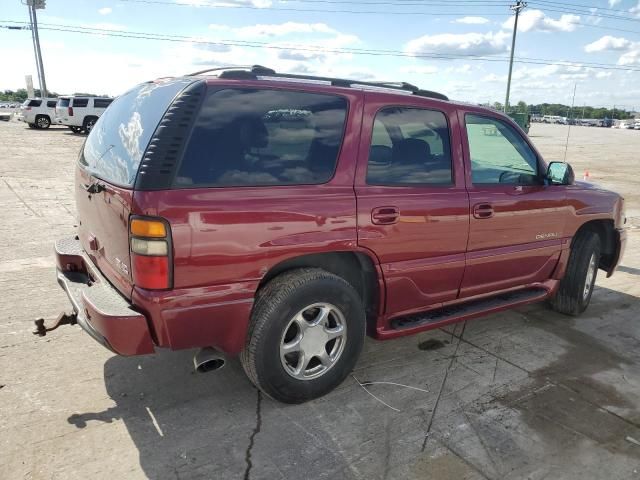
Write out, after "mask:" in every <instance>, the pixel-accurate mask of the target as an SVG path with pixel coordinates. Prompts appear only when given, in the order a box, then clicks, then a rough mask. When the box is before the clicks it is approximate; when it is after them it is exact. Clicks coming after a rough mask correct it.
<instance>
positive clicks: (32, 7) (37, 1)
mask: <svg viewBox="0 0 640 480" xmlns="http://www.w3.org/2000/svg"><path fill="white" fill-rule="evenodd" d="M45 3H46V0H27V8H29V18H30V19H31V31H32V34H33V45H34V50H35V53H36V66H37V70H38V79H39V80H40V96H41V97H42V98H47V97H48V95H47V81H46V79H45V78H44V66H43V64H42V50H40V36H39V35H38V16H37V15H36V10H38V9H44V7H45Z"/></svg>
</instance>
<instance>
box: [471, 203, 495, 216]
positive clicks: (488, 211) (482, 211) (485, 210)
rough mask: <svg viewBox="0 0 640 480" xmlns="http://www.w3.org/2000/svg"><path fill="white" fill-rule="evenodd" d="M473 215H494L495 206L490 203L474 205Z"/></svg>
mask: <svg viewBox="0 0 640 480" xmlns="http://www.w3.org/2000/svg"><path fill="white" fill-rule="evenodd" d="M473 217H474V218H478V219H483V218H491V217H493V206H491V204H489V203H478V204H477V205H474V206H473Z"/></svg>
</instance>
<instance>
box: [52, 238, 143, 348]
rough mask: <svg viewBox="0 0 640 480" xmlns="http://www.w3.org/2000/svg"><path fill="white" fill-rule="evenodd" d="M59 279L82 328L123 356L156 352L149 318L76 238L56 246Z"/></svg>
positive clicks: (58, 242)
mask: <svg viewBox="0 0 640 480" xmlns="http://www.w3.org/2000/svg"><path fill="white" fill-rule="evenodd" d="M55 251H56V263H57V279H58V283H59V284H60V286H61V287H62V289H63V290H64V291H65V292H66V294H67V296H68V297H69V301H70V302H71V305H72V307H73V310H74V311H75V312H76V314H77V320H78V325H80V326H81V327H82V329H83V330H84V331H85V332H87V333H88V334H89V335H90V336H91V337H92V338H93V339H95V340H96V341H97V342H99V343H100V344H102V345H103V346H105V347H106V348H108V349H110V350H112V351H113V352H115V353H118V354H120V355H143V354H146V353H153V352H154V346H153V341H152V338H151V334H150V332H149V327H148V323H147V319H146V317H145V316H144V315H143V314H142V313H140V312H137V311H135V310H134V309H133V308H132V305H131V303H129V302H128V301H127V300H126V299H125V298H124V297H123V296H122V295H120V293H119V292H118V291H117V290H116V289H115V288H114V287H113V286H112V285H111V284H110V283H109V282H108V281H107V279H106V278H104V277H103V276H102V274H101V273H100V272H99V271H98V269H96V268H95V267H94V266H93V264H92V262H91V260H90V259H89V258H88V257H87V256H86V255H85V254H84V252H83V250H82V247H81V246H80V242H79V241H78V240H76V239H74V238H67V239H62V240H58V241H57V242H56V244H55Z"/></svg>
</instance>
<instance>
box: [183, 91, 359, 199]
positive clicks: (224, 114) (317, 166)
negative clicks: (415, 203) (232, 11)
mask: <svg viewBox="0 0 640 480" xmlns="http://www.w3.org/2000/svg"><path fill="white" fill-rule="evenodd" d="M346 115H347V101H346V100H345V99H344V98H342V97H337V96H333V95H318V94H312V93H304V92H295V91H285V90H266V89H265V90H253V89H246V90H245V89H225V90H219V91H214V92H212V93H210V94H209V95H208V96H207V98H206V99H205V101H204V104H203V105H202V108H201V110H200V113H199V116H198V118H197V120H196V123H195V125H194V129H193V132H192V135H191V139H190V142H189V144H188V146H187V149H186V151H185V154H184V158H183V160H182V164H181V165H180V168H179V170H178V174H177V176H176V179H175V185H176V186H177V187H192V186H194V187H195V186H218V187H221V186H259V185H303V184H319V183H325V182H327V181H329V180H330V179H331V177H332V176H333V172H334V170H335V166H336V161H337V158H338V153H339V151H340V145H341V143H342V136H343V131H344V124H345V118H346Z"/></svg>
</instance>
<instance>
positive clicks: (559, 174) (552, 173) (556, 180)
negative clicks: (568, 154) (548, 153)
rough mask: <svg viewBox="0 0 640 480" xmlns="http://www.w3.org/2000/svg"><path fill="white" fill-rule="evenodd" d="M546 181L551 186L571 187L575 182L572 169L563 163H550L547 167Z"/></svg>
mask: <svg viewBox="0 0 640 480" xmlns="http://www.w3.org/2000/svg"><path fill="white" fill-rule="evenodd" d="M547 180H548V181H549V183H550V184H551V185H572V184H573V181H574V180H575V175H574V174H573V168H571V165H569V164H568V163H565V162H551V163H550V164H549V166H548V167H547Z"/></svg>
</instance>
